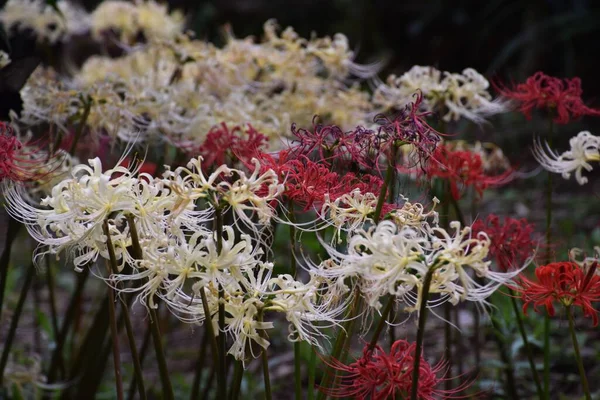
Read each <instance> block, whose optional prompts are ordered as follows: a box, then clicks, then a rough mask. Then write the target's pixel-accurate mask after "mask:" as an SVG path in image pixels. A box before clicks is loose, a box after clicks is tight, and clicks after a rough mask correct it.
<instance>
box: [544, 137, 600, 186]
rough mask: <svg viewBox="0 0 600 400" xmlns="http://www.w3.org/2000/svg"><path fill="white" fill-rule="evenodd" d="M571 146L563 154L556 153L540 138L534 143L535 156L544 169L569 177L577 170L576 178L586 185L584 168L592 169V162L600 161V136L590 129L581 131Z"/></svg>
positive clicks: (571, 141) (571, 140) (572, 140)
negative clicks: (593, 133) (592, 132)
mask: <svg viewBox="0 0 600 400" xmlns="http://www.w3.org/2000/svg"><path fill="white" fill-rule="evenodd" d="M569 145H570V146H571V148H570V149H569V150H567V151H565V152H564V153H562V154H558V153H556V152H555V151H554V150H552V149H551V148H550V146H548V143H545V144H542V143H541V142H540V141H539V140H538V141H536V142H535V143H534V145H533V156H534V157H535V159H536V160H537V162H539V163H540V165H541V166H542V167H544V169H546V170H548V171H550V172H554V173H555V174H561V175H562V177H563V178H565V179H569V178H570V177H571V174H572V173H573V172H575V179H576V180H577V183H579V184H580V185H585V184H586V183H587V182H588V179H587V178H586V177H585V176H583V175H582V174H583V170H584V169H585V170H586V171H588V172H589V171H591V170H592V164H591V162H599V161H600V136H594V135H592V134H591V133H590V132H589V131H583V132H579V133H578V134H577V136H575V137H573V138H571V139H570V140H569Z"/></svg>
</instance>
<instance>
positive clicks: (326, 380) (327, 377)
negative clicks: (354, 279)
mask: <svg viewBox="0 0 600 400" xmlns="http://www.w3.org/2000/svg"><path fill="white" fill-rule="evenodd" d="M360 304H361V301H360V293H359V290H358V286H356V289H355V293H354V299H353V300H352V305H351V306H350V311H349V312H348V315H347V319H346V322H345V323H344V326H343V327H342V329H340V331H339V332H338V334H337V337H336V339H335V343H334V345H333V350H332V352H331V358H332V359H334V360H339V359H340V354H342V350H343V349H344V347H345V342H346V338H349V337H352V333H351V332H352V331H353V329H354V321H355V319H356V315H357V310H358V309H359V308H360ZM336 380H337V371H336V370H335V369H333V368H332V367H331V366H327V367H326V369H325V373H324V375H323V380H322V381H321V384H320V386H321V387H322V388H328V387H329V386H330V385H331V384H332V382H333V383H334V384H335V381H336ZM326 398H327V394H325V391H323V390H321V391H319V393H318V395H317V400H325V399H326Z"/></svg>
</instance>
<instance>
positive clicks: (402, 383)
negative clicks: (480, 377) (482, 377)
mask: <svg viewBox="0 0 600 400" xmlns="http://www.w3.org/2000/svg"><path fill="white" fill-rule="evenodd" d="M415 350H416V345H415V343H409V342H407V341H406V340H397V341H396V342H394V343H393V344H392V347H391V349H390V352H389V353H386V352H385V351H384V350H383V349H382V348H381V347H380V346H375V348H371V347H370V346H369V345H366V346H365V347H364V349H363V354H362V357H360V358H359V359H357V360H356V361H354V362H353V363H351V364H349V365H345V364H343V363H342V362H340V361H339V360H335V359H334V360H329V361H327V362H328V363H329V365H331V366H332V367H333V368H334V369H336V370H337V371H340V372H343V373H345V375H343V376H342V379H341V382H340V383H339V386H338V387H334V388H321V390H323V391H324V392H326V393H327V394H328V395H329V396H331V397H334V398H342V397H352V398H356V399H372V400H384V399H408V398H410V392H411V387H412V375H413V368H414V359H415ZM445 372H447V369H446V365H445V363H444V362H438V363H437V364H436V365H433V366H432V365H430V364H429V363H428V362H427V361H426V360H425V358H424V357H423V356H421V361H420V366H419V382H418V392H417V393H418V398H419V399H423V400H429V399H431V400H433V399H451V398H458V396H455V395H457V394H458V393H459V392H461V391H463V390H464V389H465V388H466V387H467V386H468V384H462V385H460V386H459V387H458V388H455V389H450V390H443V389H438V386H440V384H441V383H442V382H443V381H445V380H446V379H448V378H444V374H445Z"/></svg>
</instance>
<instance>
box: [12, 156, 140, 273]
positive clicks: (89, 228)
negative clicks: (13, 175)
mask: <svg viewBox="0 0 600 400" xmlns="http://www.w3.org/2000/svg"><path fill="white" fill-rule="evenodd" d="M132 175H133V172H132V171H130V170H129V169H127V168H125V167H115V168H113V169H110V170H108V171H106V172H102V164H101V163H100V160H99V159H98V158H95V159H93V160H89V166H87V165H78V166H76V167H74V168H73V169H72V170H71V178H69V179H65V180H63V181H61V182H60V183H58V184H57V185H56V186H54V187H53V188H52V191H51V194H50V196H48V197H46V198H44V199H43V200H42V201H41V205H42V206H46V207H48V208H47V209H39V208H36V207H33V206H31V205H29V204H28V203H27V202H26V201H25V200H24V199H23V198H22V197H20V196H19V195H18V193H16V192H15V193H13V195H9V196H8V197H7V200H8V207H7V209H8V210H9V212H10V214H11V215H12V216H13V217H15V218H16V219H18V220H19V221H21V222H23V223H25V224H26V226H27V229H28V231H29V233H30V235H31V236H32V237H33V238H34V239H35V240H37V241H38V242H39V243H40V244H41V245H46V246H48V249H49V250H48V252H49V253H51V254H58V253H60V252H62V251H63V250H72V251H73V253H74V254H76V256H75V259H74V265H75V268H76V269H81V268H82V267H83V266H84V265H86V264H87V263H88V262H90V261H92V260H95V259H96V258H97V256H98V254H99V252H100V251H101V250H102V249H105V247H106V246H105V243H106V238H105V237H104V234H103V231H102V224H103V223H104V221H105V220H107V219H108V218H109V217H110V219H111V224H110V225H111V229H110V231H111V234H115V235H116V236H118V235H119V234H120V232H123V230H124V229H125V228H124V215H125V214H126V213H133V212H135V210H136V206H137V203H138V202H137V200H136V198H135V192H134V190H133V188H134V186H136V184H137V183H138V181H137V179H136V178H134V177H133V176H132ZM118 240H119V238H118V237H115V239H114V241H115V242H117V241H118ZM121 254H122V252H118V253H117V256H118V257H119V256H120V255H121Z"/></svg>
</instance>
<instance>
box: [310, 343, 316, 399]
mask: <svg viewBox="0 0 600 400" xmlns="http://www.w3.org/2000/svg"><path fill="white" fill-rule="evenodd" d="M311 350H312V351H311V352H310V359H309V360H308V400H314V399H315V374H316V371H317V352H316V351H315V349H314V348H311Z"/></svg>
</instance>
